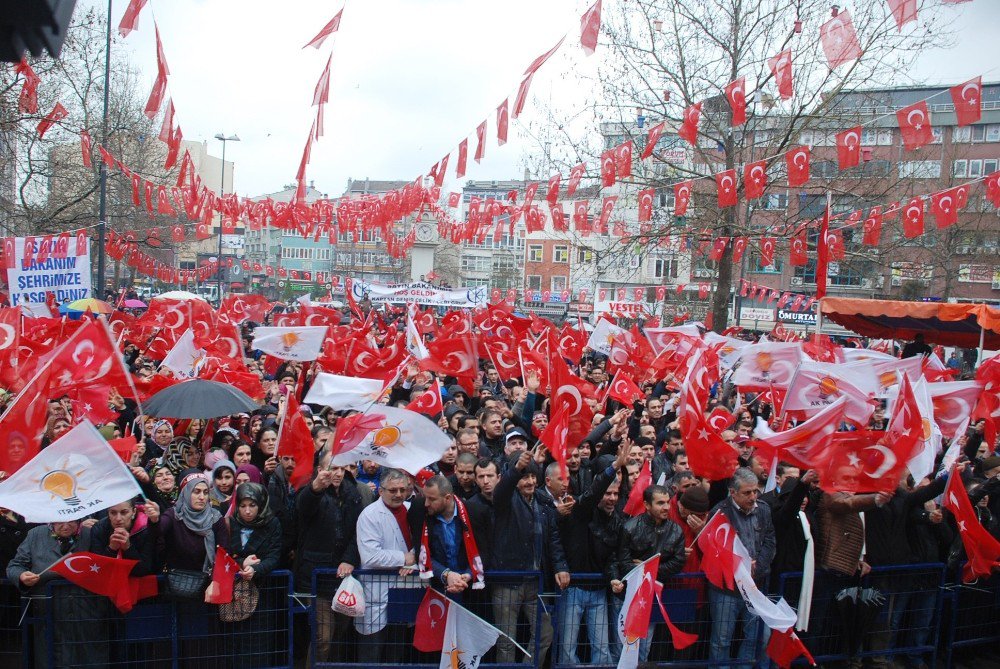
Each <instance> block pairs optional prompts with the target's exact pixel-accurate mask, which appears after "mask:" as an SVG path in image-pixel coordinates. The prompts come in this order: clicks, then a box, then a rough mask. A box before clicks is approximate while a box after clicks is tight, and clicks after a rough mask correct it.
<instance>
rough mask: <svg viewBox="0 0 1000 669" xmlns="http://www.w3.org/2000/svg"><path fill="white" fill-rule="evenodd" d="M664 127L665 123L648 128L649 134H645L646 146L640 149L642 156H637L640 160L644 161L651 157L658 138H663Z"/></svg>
mask: <svg viewBox="0 0 1000 669" xmlns="http://www.w3.org/2000/svg"><path fill="white" fill-rule="evenodd" d="M666 127H667V122H666V121H662V122H660V123H657V124H656V125H654V126H650V128H649V132H648V133H647V134H646V146H645V147H644V148H643V149H642V154H640V156H639V158H640V159H642V160H645V159H646V158H649V157H650V156H651V155H653V151H654V150H655V149H656V143H657V142H659V141H660V137H662V136H663V131H664V130H665V129H666Z"/></svg>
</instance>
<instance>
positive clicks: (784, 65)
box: [767, 49, 795, 100]
mask: <svg viewBox="0 0 1000 669" xmlns="http://www.w3.org/2000/svg"><path fill="white" fill-rule="evenodd" d="M767 66H768V67H769V68H771V72H772V73H773V74H774V83H775V85H777V87H778V95H780V96H781V99H782V100H791V99H792V97H793V96H794V95H795V90H794V86H793V84H794V80H793V79H792V50H791V49H785V50H784V51H782V52H781V53H779V54H778V55H777V56H774V57H773V58H768V59H767Z"/></svg>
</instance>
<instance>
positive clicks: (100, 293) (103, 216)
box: [91, 0, 112, 300]
mask: <svg viewBox="0 0 1000 669" xmlns="http://www.w3.org/2000/svg"><path fill="white" fill-rule="evenodd" d="M111 2H112V0H108V25H107V26H106V28H107V33H106V37H105V40H104V111H103V112H102V113H101V146H102V147H103V148H104V149H105V150H107V148H108V98H109V97H110V94H111ZM98 169H99V170H100V185H99V193H100V194H99V204H98V211H97V287H96V290H91V293H93V295H94V297H96V298H97V299H99V300H103V299H104V298H105V297H107V295H105V291H104V281H105V278H104V274H105V271H106V270H105V267H106V263H107V260H106V256H105V254H104V243H105V239H106V235H107V228H108V167H107V165H106V164H105V163H104V161H103V160H102V161H101V164H100V167H99V168H98Z"/></svg>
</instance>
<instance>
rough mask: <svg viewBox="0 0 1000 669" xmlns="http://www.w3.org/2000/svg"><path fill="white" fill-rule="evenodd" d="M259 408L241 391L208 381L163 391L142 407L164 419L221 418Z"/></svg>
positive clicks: (184, 383) (174, 386) (184, 384)
mask: <svg viewBox="0 0 1000 669" xmlns="http://www.w3.org/2000/svg"><path fill="white" fill-rule="evenodd" d="M258 408H260V405H259V404H258V403H257V402H254V401H253V400H252V399H250V396H249V395H247V394H246V393H244V392H243V391H242V390H238V389H236V388H233V387H232V386H230V385H227V384H225V383H219V382H218V381H206V380H205V379H191V380H190V381H184V382H182V383H178V384H176V385H173V386H170V387H169V388H164V389H163V390H161V391H160V392H158V393H156V394H155V395H153V396H152V397H150V398H149V401H147V402H144V403H143V405H142V409H143V411H144V412H145V413H146V414H148V415H150V416H158V417H162V418H218V417H219V416H231V415H233V414H236V413H242V412H249V411H253V410H254V409H258Z"/></svg>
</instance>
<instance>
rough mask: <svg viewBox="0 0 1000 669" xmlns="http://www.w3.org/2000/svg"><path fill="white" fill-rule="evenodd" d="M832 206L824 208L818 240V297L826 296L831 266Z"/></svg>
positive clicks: (819, 298)
mask: <svg viewBox="0 0 1000 669" xmlns="http://www.w3.org/2000/svg"><path fill="white" fill-rule="evenodd" d="M829 233H830V207H829V206H827V207H826V208H825V209H824V210H823V219H822V221H821V223H820V228H819V240H818V241H817V242H816V299H818V300H821V299H823V298H824V297H826V282H827V274H828V273H829V267H830V244H829V240H828V239H827V238H828V237H829Z"/></svg>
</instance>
